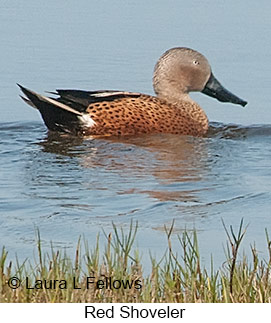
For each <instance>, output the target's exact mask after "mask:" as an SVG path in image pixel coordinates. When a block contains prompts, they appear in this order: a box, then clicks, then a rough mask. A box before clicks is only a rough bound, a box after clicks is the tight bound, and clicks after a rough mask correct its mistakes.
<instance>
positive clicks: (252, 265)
mask: <svg viewBox="0 0 271 323" xmlns="http://www.w3.org/2000/svg"><path fill="white" fill-rule="evenodd" d="M223 226H224V229H225V232H226V235H227V244H226V247H225V249H224V252H225V262H224V263H223V264H222V265H221V267H220V268H214V265H213V259H212V258H211V266H210V269H208V270H207V269H206V268H205V266H203V265H202V263H201V256H200V248H199V244H198V238H197V233H196V231H192V232H189V231H184V232H183V233H182V234H179V235H177V239H178V247H177V249H176V248H175V249H174V248H173V247H172V237H173V232H174V223H172V225H171V226H170V227H169V228H167V227H165V235H166V237H167V246H165V253H164V256H163V257H162V258H161V259H159V260H157V259H155V257H153V256H152V255H150V268H151V270H150V274H144V272H146V271H145V270H144V268H143V266H142V263H141V259H140V255H139V252H138V250H137V249H135V248H134V242H135V238H136V233H137V230H138V225H137V223H136V224H134V223H133V222H131V223H130V226H129V228H128V230H127V232H126V231H124V229H123V228H118V227H117V226H116V225H115V224H113V225H112V230H111V231H112V232H110V233H109V234H106V233H105V232H104V234H105V236H106V243H105V245H103V246H101V244H100V235H99V234H98V235H97V239H96V244H95V246H94V247H92V249H90V248H89V245H88V242H87V240H86V239H83V241H82V239H81V238H79V240H78V244H77V247H76V250H75V256H74V259H71V258H70V257H68V256H67V254H66V253H65V252H63V251H59V250H57V251H55V250H54V248H53V246H51V251H50V252H47V253H46V252H44V251H43V249H42V244H41V238H40V234H39V232H37V259H36V260H31V261H30V260H25V261H23V262H22V263H20V262H19V260H18V259H15V261H9V262H8V252H7V251H6V249H5V248H4V247H3V248H2V253H1V257H0V302H42V303H43V302H50V303H55V302H208V303H210V302H211V303H220V302H227V303H228V302H270V301H271V280H270V266H271V241H270V239H269V235H268V232H267V230H266V231H265V236H266V242H267V251H268V256H267V259H260V257H259V255H258V252H257V250H256V247H255V245H251V246H250V253H251V254H249V255H246V254H243V255H242V256H240V245H241V242H242V240H243V238H244V235H245V232H246V230H247V227H245V228H244V224H243V220H242V221H241V222H240V226H239V228H238V230H237V233H236V232H235V230H234V229H233V227H232V226H230V227H229V229H228V228H227V227H226V226H225V224H224V223H223ZM249 256H251V257H250V258H251V260H250V261H249V260H248V259H249ZM14 277H16V280H14ZM18 282H19V283H18ZM17 283H18V284H19V285H18V286H17V285H16V284H17ZM12 284H13V285H12Z"/></svg>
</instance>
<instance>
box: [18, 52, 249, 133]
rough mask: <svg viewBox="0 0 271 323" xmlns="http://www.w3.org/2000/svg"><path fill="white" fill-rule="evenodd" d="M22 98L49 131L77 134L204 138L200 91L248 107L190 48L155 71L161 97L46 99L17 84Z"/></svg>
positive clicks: (69, 95)
mask: <svg viewBox="0 0 271 323" xmlns="http://www.w3.org/2000/svg"><path fill="white" fill-rule="evenodd" d="M18 86H19V87H20V89H21V91H22V92H23V94H24V96H21V98H22V99H23V100H24V101H25V102H26V103H27V104H29V105H30V106H32V107H34V108H36V109H37V110H38V111H39V112H40V114H41V116H42V119H43V121H44V123H45V125H46V126H47V128H48V129H49V130H50V131H57V132H64V133H69V134H72V135H76V136H83V137H85V136H126V135H138V134H156V133H168V134H178V135H190V136H195V137H200V136H204V135H205V134H206V133H207V131H208V127H209V121H208V117H207V115H206V113H205V112H204V110H203V109H202V108H201V107H200V106H199V104H198V103H196V102H195V101H194V100H193V99H192V98H191V97H190V95H189V93H190V92H196V91H197V92H201V93H203V94H206V95H208V96H210V97H213V98H216V99H217V100H218V101H220V102H229V103H232V104H238V105H241V106H243V107H245V105H246V104H247V102H246V101H244V100H242V99H240V98H239V97H237V96H236V95H234V94H233V93H231V92H230V91H228V90H227V89H226V88H224V87H223V86H222V85H221V83H220V82H219V81H218V80H217V79H216V78H215V76H214V74H213V72H212V69H211V66H210V64H209V62H208V60H207V59H206V58H205V56H204V55H203V54H201V53H199V52H198V51H196V50H193V49H191V48H187V47H175V48H171V49H169V50H167V51H166V52H165V53H164V54H163V55H162V56H161V57H160V58H159V60H158V61H157V63H156V65H155V67H154V73H153V89H154V92H155V94H156V95H148V94H143V93H137V92H126V91H115V90H99V91H84V90H70V89H59V90H56V92H49V93H50V94H52V95H54V96H53V97H52V96H45V95H41V94H38V93H36V92H34V91H32V90H29V89H27V88H25V87H23V86H22V85H20V84H18Z"/></svg>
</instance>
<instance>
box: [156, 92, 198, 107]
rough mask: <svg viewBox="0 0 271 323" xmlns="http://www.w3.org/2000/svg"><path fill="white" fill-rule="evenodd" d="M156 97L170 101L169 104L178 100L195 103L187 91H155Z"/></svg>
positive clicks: (178, 101) (176, 102)
mask: <svg viewBox="0 0 271 323" xmlns="http://www.w3.org/2000/svg"><path fill="white" fill-rule="evenodd" d="M157 97H158V98H159V99H163V100H166V101H167V102H170V103H171V104H176V105H178V103H180V102H189V103H191V104H196V102H195V101H193V100H192V99H191V97H190V95H189V94H188V93H180V94H179V93H178V94H177V93H174V94H173V93H166V92H164V93H162V94H161V93H157Z"/></svg>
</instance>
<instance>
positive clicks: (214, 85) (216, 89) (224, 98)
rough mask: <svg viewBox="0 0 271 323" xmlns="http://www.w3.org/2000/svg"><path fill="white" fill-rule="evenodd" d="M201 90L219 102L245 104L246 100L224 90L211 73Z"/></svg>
mask: <svg viewBox="0 0 271 323" xmlns="http://www.w3.org/2000/svg"><path fill="white" fill-rule="evenodd" d="M201 92H202V93H204V94H206V95H209V96H211V97H213V98H216V99H217V100H218V101H221V102H230V103H234V104H240V105H242V106H243V107H244V106H245V105H246V104H247V102H246V101H244V100H242V99H240V98H238V97H237V96H236V95H234V94H232V93H231V92H230V91H228V90H226V89H225V88H224V87H223V86H222V85H221V84H220V83H219V82H218V80H217V79H216V78H215V77H214V75H213V73H211V76H210V78H209V80H208V82H207V83H206V85H205V88H204V89H203V90H202V91H201Z"/></svg>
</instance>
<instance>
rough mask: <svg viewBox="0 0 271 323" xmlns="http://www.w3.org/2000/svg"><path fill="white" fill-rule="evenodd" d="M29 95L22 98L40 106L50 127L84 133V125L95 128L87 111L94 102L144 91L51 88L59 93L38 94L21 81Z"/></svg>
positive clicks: (34, 105)
mask: <svg viewBox="0 0 271 323" xmlns="http://www.w3.org/2000/svg"><path fill="white" fill-rule="evenodd" d="M18 86H19V87H20V89H21V91H22V92H23V93H24V95H25V96H26V97H23V96H21V98H22V99H23V100H24V101H25V102H26V103H27V104H29V105H30V106H32V107H34V108H37V109H38V110H39V112H40V113H41V116H42V118H43V120H44V123H45V124H46V126H47V127H48V129H50V130H54V131H64V132H69V133H75V134H78V133H82V132H83V131H84V129H86V128H88V129H89V128H91V127H93V126H94V125H95V121H94V120H93V119H92V118H91V116H90V115H89V113H88V112H87V111H86V110H87V109H88V107H89V106H90V105H91V104H93V103H94V104H95V103H101V102H112V101H114V100H117V99H121V98H127V97H130V98H131V97H133V98H135V97H139V96H140V95H141V94H140V93H133V92H125V91H109V90H106V91H82V90H60V89H59V90H56V92H49V93H51V94H54V95H57V96H58V97H56V98H52V97H47V96H44V95H41V94H38V93H36V92H34V91H32V90H29V89H27V88H25V87H23V86H22V85H19V84H18Z"/></svg>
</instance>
